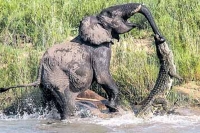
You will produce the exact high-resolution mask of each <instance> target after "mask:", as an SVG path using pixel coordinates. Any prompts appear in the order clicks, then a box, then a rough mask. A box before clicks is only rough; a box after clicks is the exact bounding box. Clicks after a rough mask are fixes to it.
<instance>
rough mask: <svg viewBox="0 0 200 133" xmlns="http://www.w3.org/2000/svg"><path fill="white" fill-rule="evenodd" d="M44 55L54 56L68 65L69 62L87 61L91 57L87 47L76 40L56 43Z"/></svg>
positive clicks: (59, 61)
mask: <svg viewBox="0 0 200 133" xmlns="http://www.w3.org/2000/svg"><path fill="white" fill-rule="evenodd" d="M44 56H46V57H47V56H48V58H49V57H50V58H53V59H55V60H56V61H57V62H58V63H61V64H63V65H67V64H68V63H69V62H70V63H71V62H79V63H81V62H85V61H86V60H87V59H88V58H90V57H89V56H90V54H89V52H87V50H86V48H85V47H84V46H83V45H81V44H79V43H76V42H67V43H66V42H64V43H61V44H56V45H54V46H52V47H51V48H49V49H48V50H47V51H46V53H45V55H44Z"/></svg>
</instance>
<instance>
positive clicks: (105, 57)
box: [93, 44, 119, 111]
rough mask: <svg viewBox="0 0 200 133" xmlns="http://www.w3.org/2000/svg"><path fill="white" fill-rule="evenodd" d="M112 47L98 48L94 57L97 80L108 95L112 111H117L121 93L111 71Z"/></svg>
mask: <svg viewBox="0 0 200 133" xmlns="http://www.w3.org/2000/svg"><path fill="white" fill-rule="evenodd" d="M110 47H111V46H110V45H109V44H108V45H105V46H101V47H99V48H97V49H96V50H95V54H94V57H93V67H94V72H95V78H96V81H97V83H99V84H100V85H101V86H102V87H103V89H104V90H105V91H106V93H107V95H108V100H109V104H108V105H107V106H108V107H109V108H110V111H116V100H117V96H118V93H119V90H118V87H117V85H116V84H115V82H114V80H113V78H112V76H111V74H110V71H109V67H110V58H111V48H110Z"/></svg>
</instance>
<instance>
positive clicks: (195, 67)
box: [0, 0, 200, 108]
mask: <svg viewBox="0 0 200 133" xmlns="http://www.w3.org/2000/svg"><path fill="white" fill-rule="evenodd" d="M128 2H140V3H144V4H145V5H146V6H147V7H149V9H150V10H151V12H152V14H153V16H154V19H155V21H156V23H157V25H158V27H159V29H160V31H161V32H162V34H163V35H164V36H165V38H166V39H167V41H168V43H169V44H170V47H171V49H172V50H173V53H174V56H175V63H176V66H177V71H178V73H179V74H180V75H181V76H182V77H183V78H184V81H185V82H188V81H199V80H200V43H199V42H200V31H199V29H200V14H199V12H200V2H199V1H197V0H190V1H188V0H177V1H170V0H165V1H161V0H150V1H149V0H143V1H142V0H134V1H131V0H109V1H107V0H81V1H80V0H71V1H69V0H43V1H41V0H32V1H30V0H23V1H22V0H18V1H16V0H9V1H7V0H0V9H1V13H0V81H1V82H0V86H10V85H16V84H19V83H20V84H22V83H28V82H32V81H34V80H35V79H36V74H37V68H38V64H39V59H40V58H41V55H42V53H43V52H44V51H45V49H47V48H48V47H50V46H52V45H53V44H55V43H59V42H62V41H63V40H65V39H66V38H68V37H69V36H75V35H77V34H78V26H79V22H80V20H81V19H82V18H83V17H84V16H87V15H92V14H97V13H98V12H100V11H101V10H102V9H103V8H106V7H109V6H112V5H116V4H121V3H128ZM131 21H134V22H136V23H139V24H141V26H142V28H141V29H134V30H132V31H131V32H129V33H127V34H125V35H121V41H120V42H119V43H117V42H116V43H115V45H113V48H112V49H113V55H112V62H111V72H112V75H113V77H114V79H115V81H116V82H117V84H118V86H119V87H120V99H121V100H120V101H122V103H123V104H129V103H134V102H137V101H141V100H142V99H143V98H144V97H146V95H147V94H148V92H149V90H150V89H151V88H152V87H153V85H154V82H155V79H156V78H157V73H158V68H159V67H158V62H157V57H156V55H155V52H153V53H151V54H149V53H147V52H146V51H145V50H139V51H138V50H136V48H137V47H136V45H137V43H135V42H134V39H148V38H153V37H152V30H151V28H150V27H149V24H148V22H147V21H146V19H145V18H144V17H143V16H142V15H140V14H136V15H134V16H133V17H132V18H131ZM19 34H25V35H26V36H28V37H30V38H31V42H32V47H27V45H28V44H26V43H25V44H24V45H23V47H21V41H19V40H18V42H14V41H15V40H14V39H15V35H19ZM154 48H155V47H154V46H153V41H152V49H153V50H154ZM176 83H177V81H175V84H176ZM31 90H33V89H30V90H29V89H18V90H11V91H9V93H4V95H0V99H1V100H4V101H6V99H7V98H8V97H11V99H12V100H11V102H12V101H14V100H13V99H15V98H19V97H21V96H22V95H23V94H24V93H26V94H27V93H30V92H31ZM97 90H98V92H99V93H102V90H101V89H100V88H98V89H97ZM171 97H172V99H173V98H174V99H176V98H177V97H181V96H179V95H177V94H175V93H173V94H172V95H171ZM6 103H9V101H7V102H6ZM5 106H6V104H4V105H2V106H0V108H4V107H5Z"/></svg>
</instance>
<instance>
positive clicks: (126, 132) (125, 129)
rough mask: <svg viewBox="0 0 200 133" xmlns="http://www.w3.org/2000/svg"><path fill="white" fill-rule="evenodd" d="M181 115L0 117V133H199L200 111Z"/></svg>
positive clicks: (181, 111) (188, 110)
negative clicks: (147, 116)
mask: <svg viewBox="0 0 200 133" xmlns="http://www.w3.org/2000/svg"><path fill="white" fill-rule="evenodd" d="M179 112H180V115H168V116H153V117H151V118H147V119H141V118H136V117H135V116H134V114H133V113H131V112H124V113H123V114H122V115H120V116H114V117H113V118H107V119H102V118H95V117H92V118H79V117H76V118H70V119H68V120H66V121H59V120H57V119H58V114H55V113H54V114H48V115H47V114H46V115H38V114H37V113H36V114H34V115H24V116H22V117H21V116H4V115H3V114H1V115H0V133H133V132H135V133H151V132H153V133H199V132H200V110H199V109H198V108H195V109H194V108H180V109H179Z"/></svg>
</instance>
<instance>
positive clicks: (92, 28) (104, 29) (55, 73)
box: [0, 3, 164, 119]
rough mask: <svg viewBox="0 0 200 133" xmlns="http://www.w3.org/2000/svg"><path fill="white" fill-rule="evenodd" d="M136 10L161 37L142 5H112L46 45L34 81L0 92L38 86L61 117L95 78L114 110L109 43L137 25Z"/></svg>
mask: <svg viewBox="0 0 200 133" xmlns="http://www.w3.org/2000/svg"><path fill="white" fill-rule="evenodd" d="M135 13H141V14H143V15H144V16H145V17H146V18H147V20H148V22H149V23H150V25H151V27H152V29H153V32H154V33H155V34H157V35H159V36H160V37H161V38H162V36H161V34H160V32H159V31H158V29H157V26H156V24H155V22H154V20H153V17H152V15H151V13H150V11H149V10H148V8H147V7H145V6H144V5H141V4H138V3H129V4H124V5H116V6H112V7H109V8H106V9H104V10H102V11H101V12H100V13H99V14H97V15H95V16H87V17H85V18H83V19H82V21H81V22H80V26H79V35H78V36H77V37H76V38H75V39H73V40H72V41H70V42H64V43H62V44H57V45H54V46H53V47H51V48H49V49H48V50H47V51H46V52H45V53H44V55H43V57H42V59H41V63H40V67H39V72H38V78H37V80H36V81H35V82H34V83H31V84H27V85H18V86H14V87H7V88H1V89H0V92H4V91H7V90H9V89H11V88H19V87H28V86H40V88H41V89H42V91H43V95H44V98H45V99H46V102H44V103H48V102H49V101H53V102H54V103H55V105H56V108H57V110H58V111H59V113H60V116H61V119H66V118H67V116H70V115H73V114H74V110H75V99H76V96H77V95H78V94H79V93H80V92H83V91H85V90H86V89H88V88H89V87H90V86H91V84H92V83H93V82H94V81H96V82H97V83H99V84H100V85H101V86H102V88H103V89H104V90H105V91H106V93H107V95H108V101H109V102H108V104H107V107H108V108H109V109H110V111H117V109H116V106H117V105H116V101H117V96H118V92H119V90H118V87H117V86H116V84H115V82H114V80H113V78H112V76H111V74H110V71H109V67H110V58H111V45H112V44H113V39H118V40H119V34H123V33H126V32H128V31H130V30H131V29H133V28H135V27H136V24H133V23H131V22H129V21H128V18H130V17H131V16H132V15H134V14H135ZM162 41H164V38H162Z"/></svg>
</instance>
